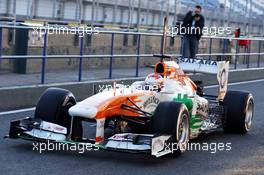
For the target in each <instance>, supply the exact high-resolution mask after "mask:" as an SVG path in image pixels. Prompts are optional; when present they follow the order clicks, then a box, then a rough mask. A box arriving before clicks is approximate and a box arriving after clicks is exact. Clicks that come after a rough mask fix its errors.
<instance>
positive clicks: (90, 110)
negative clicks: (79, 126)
mask: <svg viewBox="0 0 264 175" xmlns="http://www.w3.org/2000/svg"><path fill="white" fill-rule="evenodd" d="M69 114H70V115H71V116H72V117H76V116H78V117H84V118H88V119H94V118H95V116H96V114H97V109H96V108H95V107H93V106H83V105H78V104H77V105H74V106H72V107H71V108H70V109H69Z"/></svg>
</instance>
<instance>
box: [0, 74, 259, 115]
mask: <svg viewBox="0 0 264 175" xmlns="http://www.w3.org/2000/svg"><path fill="white" fill-rule="evenodd" d="M263 81H264V79H260V80H250V81H241V82H236V83H228V85H229V86H234V85H241V84H249V83H257V82H263ZM216 87H218V85H211V86H205V87H204V88H205V89H210V88H216ZM33 110H35V107H32V108H26V109H19V110H12V111H4V112H0V116H1V115H9V114H15V113H21V112H29V111H33Z"/></svg>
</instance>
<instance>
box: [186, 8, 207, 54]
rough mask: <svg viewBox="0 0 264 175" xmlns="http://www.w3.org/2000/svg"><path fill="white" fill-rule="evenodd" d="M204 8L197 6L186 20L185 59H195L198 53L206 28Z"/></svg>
mask: <svg viewBox="0 0 264 175" xmlns="http://www.w3.org/2000/svg"><path fill="white" fill-rule="evenodd" d="M201 11H202V7H201V6H200V5H196V6H195V9H194V10H193V11H189V12H188V13H187V14H186V15H185V17H184V19H183V25H182V27H183V28H184V31H185V32H184V34H183V57H185V58H195V57H196V54H197V53H198V45H199V40H200V38H201V36H202V30H203V27H204V17H203V15H201Z"/></svg>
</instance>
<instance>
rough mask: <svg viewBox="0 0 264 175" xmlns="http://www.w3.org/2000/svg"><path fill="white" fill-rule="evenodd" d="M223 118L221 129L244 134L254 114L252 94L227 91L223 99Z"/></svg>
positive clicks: (250, 124)
mask: <svg viewBox="0 0 264 175" xmlns="http://www.w3.org/2000/svg"><path fill="white" fill-rule="evenodd" d="M223 104H224V107H225V117H224V126H223V129H224V130H225V131H226V132H229V133H230V132H231V133H238V134H246V133H247V132H248V131H249V130H250V128H251V126H252V119H253V114H254V99H253V96H252V94H250V93H248V92H241V91H228V92H227V93H226V95H225V98H224V102H223Z"/></svg>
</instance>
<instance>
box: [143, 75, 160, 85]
mask: <svg viewBox="0 0 264 175" xmlns="http://www.w3.org/2000/svg"><path fill="white" fill-rule="evenodd" d="M162 82H163V77H162V76H161V75H160V74H157V73H151V74H149V75H148V76H147V77H146V79H145V83H146V84H149V85H157V84H160V83H162Z"/></svg>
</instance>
